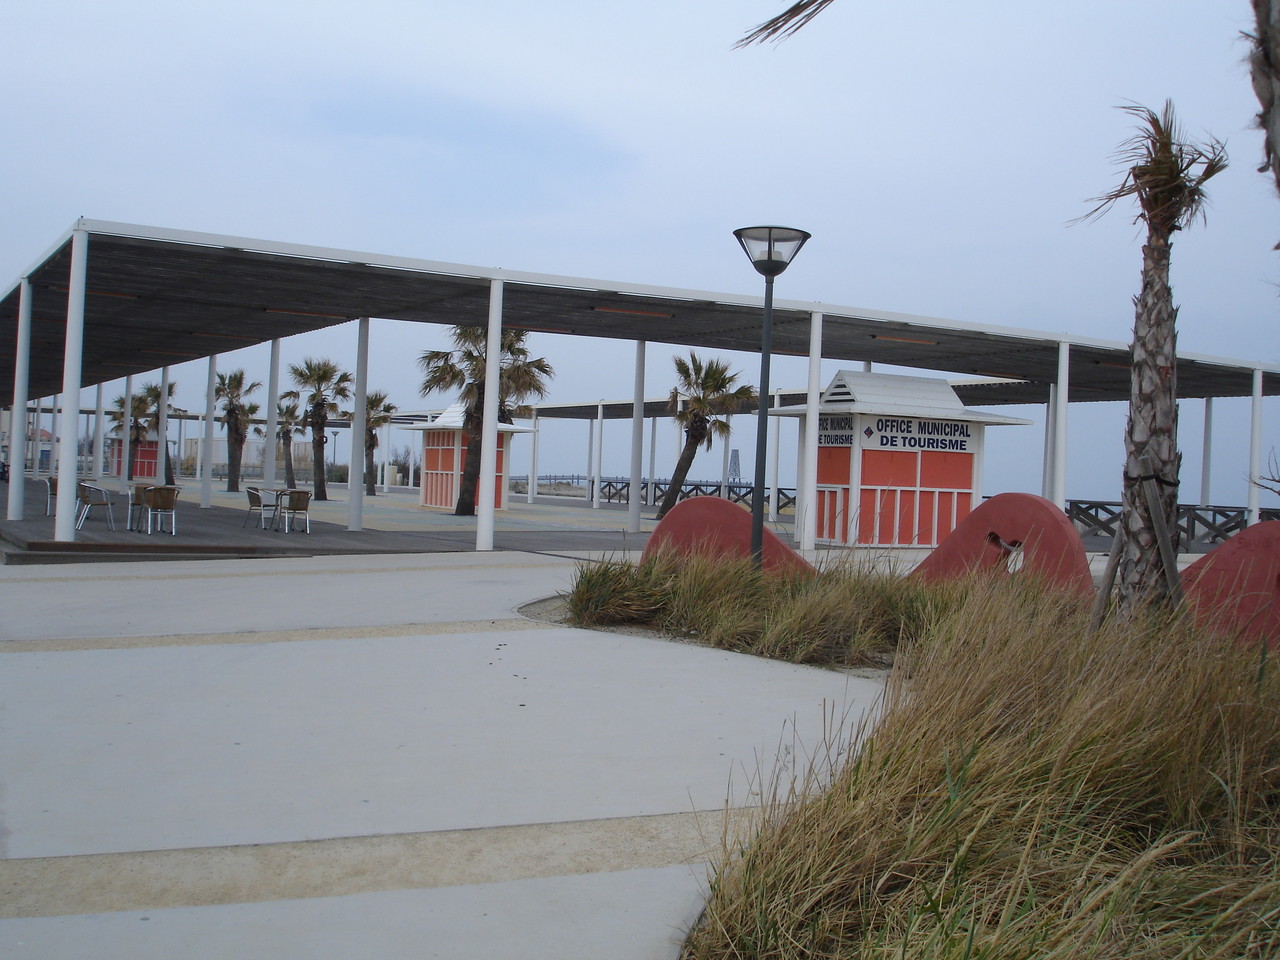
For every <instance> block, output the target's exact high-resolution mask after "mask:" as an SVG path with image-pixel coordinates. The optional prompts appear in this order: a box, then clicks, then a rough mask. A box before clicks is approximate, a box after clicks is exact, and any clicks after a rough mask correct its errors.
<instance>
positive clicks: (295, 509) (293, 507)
mask: <svg viewBox="0 0 1280 960" xmlns="http://www.w3.org/2000/svg"><path fill="white" fill-rule="evenodd" d="M280 512H281V513H283V514H284V532H285V533H288V532H289V528H290V527H291V526H292V525H293V518H294V517H306V520H307V533H310V532H311V491H310V490H290V491H289V493H288V494H287V495H286V496H285V500H284V503H282V504H281V505H280Z"/></svg>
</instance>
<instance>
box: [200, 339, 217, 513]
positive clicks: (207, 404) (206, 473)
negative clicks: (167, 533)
mask: <svg viewBox="0 0 1280 960" xmlns="http://www.w3.org/2000/svg"><path fill="white" fill-rule="evenodd" d="M217 391H218V357H217V354H214V355H212V356H210V357H209V376H208V378H207V379H206V381H205V391H204V463H203V464H201V472H200V507H201V508H202V509H207V508H209V507H211V506H213V415H214V412H215V411H214V401H215V399H216V396H215V395H216V393H217Z"/></svg>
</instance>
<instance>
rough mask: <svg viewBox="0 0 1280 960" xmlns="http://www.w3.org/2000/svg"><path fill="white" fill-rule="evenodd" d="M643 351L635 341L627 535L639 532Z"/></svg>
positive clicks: (642, 440)
mask: <svg viewBox="0 0 1280 960" xmlns="http://www.w3.org/2000/svg"><path fill="white" fill-rule="evenodd" d="M644 350H645V343H644V341H643V340H637V341H636V369H635V379H634V381H633V384H632V391H631V483H630V486H628V487H627V533H639V532H640V506H641V504H640V501H641V484H642V483H643V482H644V477H643V473H644Z"/></svg>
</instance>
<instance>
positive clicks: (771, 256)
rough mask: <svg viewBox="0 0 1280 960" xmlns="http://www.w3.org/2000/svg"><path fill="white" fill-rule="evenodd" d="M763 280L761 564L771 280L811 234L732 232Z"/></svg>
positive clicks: (757, 526) (757, 505) (754, 515)
mask: <svg viewBox="0 0 1280 960" xmlns="http://www.w3.org/2000/svg"><path fill="white" fill-rule="evenodd" d="M733 235H734V236H735V237H737V238H738V243H740V244H742V249H743V251H744V252H745V253H746V255H747V259H749V260H750V261H751V265H752V266H753V267H755V268H756V272H757V273H759V274H760V275H761V276H762V277H764V325H763V327H762V328H761V331H760V384H759V386H758V387H757V388H756V390H757V393H758V395H759V399H760V406H759V408H758V410H757V412H756V477H755V483H754V485H753V486H752V489H751V558H752V559H753V560H754V561H755V563H756V566H760V565H761V564H762V563H763V561H764V461H765V446H766V445H767V443H768V438H769V354H770V352H771V351H772V350H773V278H774V277H776V276H777V275H778V274H780V273H782V271H783V270H785V269H787V265H788V264H789V263H791V261H792V259H794V257H795V255H796V254H797V253H799V252H800V248H801V247H803V246H804V242H805V241H806V240H808V239H809V237H810V236H811V234H808V233H806V232H805V231H803V230H793V229H792V228H791V227H742V228H741V229H740V230H735V231H733Z"/></svg>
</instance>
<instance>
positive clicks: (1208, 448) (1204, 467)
mask: <svg viewBox="0 0 1280 960" xmlns="http://www.w3.org/2000/svg"><path fill="white" fill-rule="evenodd" d="M1212 455H1213V397H1205V398H1204V445H1203V447H1201V453H1200V506H1202V507H1207V506H1208V505H1209V462H1210V460H1212Z"/></svg>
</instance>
